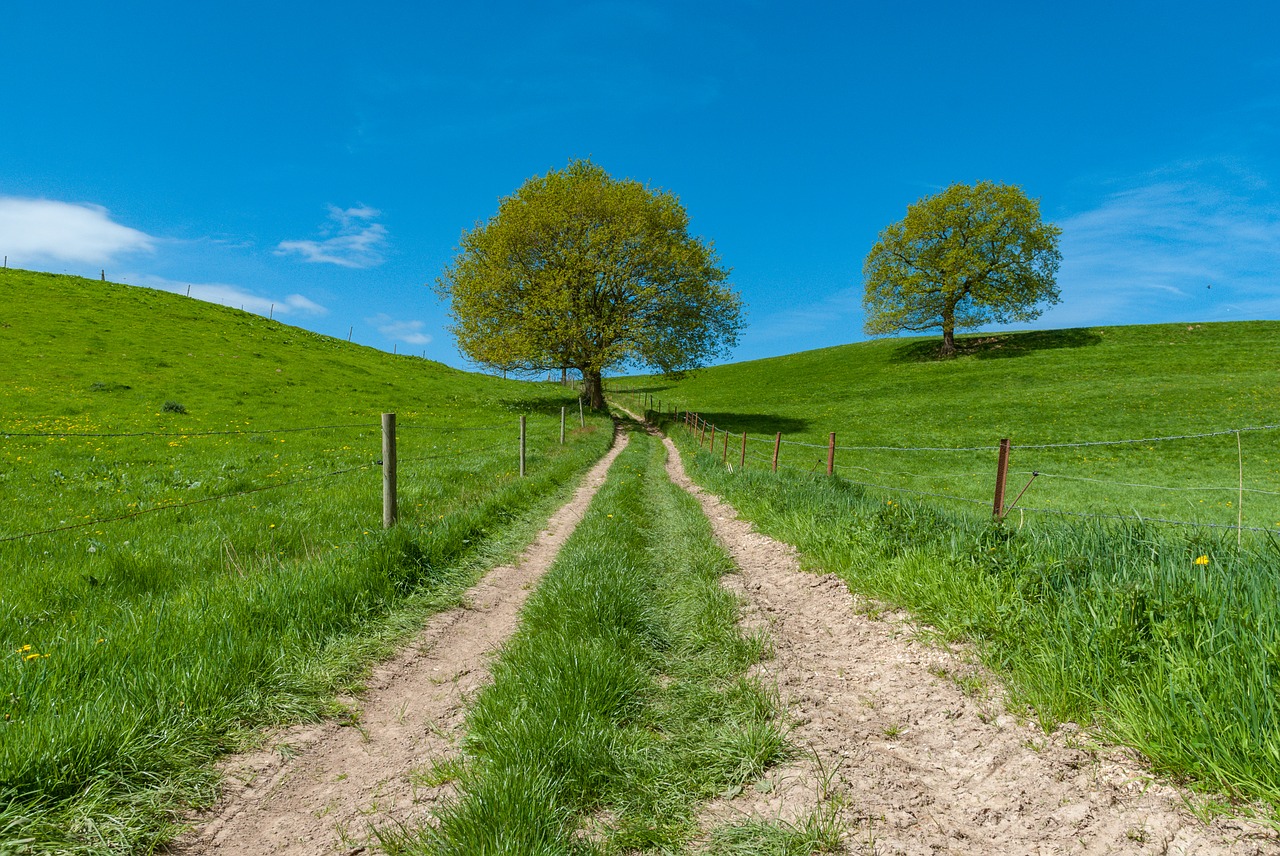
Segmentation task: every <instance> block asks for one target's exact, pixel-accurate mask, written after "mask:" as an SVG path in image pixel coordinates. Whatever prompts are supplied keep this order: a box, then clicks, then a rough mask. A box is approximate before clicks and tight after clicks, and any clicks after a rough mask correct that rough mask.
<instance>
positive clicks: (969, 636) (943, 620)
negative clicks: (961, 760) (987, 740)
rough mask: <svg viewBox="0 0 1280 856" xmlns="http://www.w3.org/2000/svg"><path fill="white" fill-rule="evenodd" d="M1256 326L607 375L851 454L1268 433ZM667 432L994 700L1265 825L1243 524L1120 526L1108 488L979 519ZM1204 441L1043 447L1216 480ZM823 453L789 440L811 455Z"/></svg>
mask: <svg viewBox="0 0 1280 856" xmlns="http://www.w3.org/2000/svg"><path fill="white" fill-rule="evenodd" d="M1275 333H1280V325H1276V324H1261V322H1258V324H1240V325H1203V326H1197V328H1196V329H1194V330H1188V329H1187V326H1185V325H1183V326H1162V328H1120V329H1107V330H1089V331H1060V333H1057V334H1027V338H1024V339H1021V340H1023V342H1030V343H1032V344H1034V343H1037V342H1038V343H1042V344H1041V345H1037V347H1030V345H1028V347H1025V348H1023V349H1021V351H1020V352H1018V353H1016V354H1012V356H1009V357H1007V358H993V357H997V356H998V354H992V353H988V352H978V353H970V356H966V357H961V358H959V360H954V361H946V362H938V361H920V360H919V356H920V353H922V345H920V343H918V342H877V343H868V344H864V345H850V347H846V348H835V349H828V351H822V352H810V353H806V354H796V356H794V357H785V358H780V360H774V361H760V362H755V363H744V365H739V366H726V367H721V369H716V370H708V371H705V372H701V374H700V375H699V376H696V377H694V379H690V380H685V381H681V383H678V384H673V385H666V386H663V384H662V383H659V381H657V380H649V381H646V380H643V379H641V380H635V379H632V380H627V381H621V383H618V384H616V386H622V388H623V389H625V390H627V392H626V393H623V394H628V393H630V392H631V390H636V389H640V390H646V392H649V393H650V394H654V395H658V397H659V398H663V399H666V400H667V402H672V400H678V402H680V403H681V406H685V404H686V403H687V406H689V407H690V408H692V409H696V411H701V412H705V413H709V418H712V420H713V421H716V422H718V424H721V425H727V426H735V427H736V426H744V427H750V430H753V431H755V432H758V434H760V435H763V434H765V432H767V431H768V430H769V429H771V427H773V429H774V430H776V429H777V427H783V429H785V430H787V432H788V434H791V435H794V436H796V438H797V439H801V440H805V441H813V443H815V444H817V443H818V441H819V439H822V438H824V432H826V431H827V430H831V429H835V430H837V431H840V432H841V436H842V438H847V439H844V440H842V441H845V443H850V444H864V445H874V444H891V443H892V444H895V445H916V444H918V445H937V447H964V445H969V444H978V443H980V441H987V443H989V441H991V439H992V438H998V436H1014V438H1015V443H1016V441H1018V438H1025V439H1024V441H1025V443H1033V441H1034V443H1051V441H1066V440H1106V439H1124V438H1143V436H1148V438H1149V436H1161V435H1170V434H1184V432H1202V431H1213V430H1224V429H1233V427H1238V426H1248V425H1263V424H1268V422H1271V421H1274V417H1272V415H1271V412H1268V407H1267V402H1266V395H1267V388H1268V374H1267V370H1268V367H1270V366H1271V365H1275V361H1276V358H1277V357H1280V353H1276V351H1277V349H1280V348H1277V345H1276V344H1275V343H1274V340H1272V339H1274V337H1275ZM1010 340H1011V342H1014V343H1016V342H1019V337H1016V335H1015V337H1011V338H1010V339H1006V340H1005V342H1006V343H1009V342H1010ZM1046 342H1047V343H1048V344H1047V345H1046V344H1043V343H1046ZM1167 343H1176V344H1167ZM804 377H814V379H820V383H818V384H805V383H803V380H801V379H804ZM1009 390H1018V394H1016V395H1012V394H1010V392H1009ZM974 425H977V427H973V426H974ZM668 427H669V429H671V431H672V434H673V436H675V438H676V439H677V441H678V443H680V444H681V447H682V449H684V453H685V454H686V456H689V458H690V470H691V473H692V475H694V477H695V479H698V480H699V481H700V482H701V484H703V485H705V486H707V487H709V489H710V490H714V491H717V493H719V494H722V495H724V496H726V498H727V499H728V500H730V502H731V503H733V504H735V505H736V507H737V508H739V509H740V511H741V512H742V513H744V514H745V516H746V517H749V518H751V519H753V521H755V522H756V523H758V525H759V526H760V527H762V528H763V530H764V531H767V532H768V534H771V535H773V536H776V537H780V539H781V540H785V541H788V543H791V544H795V545H796V546H799V548H800V550H801V554H803V557H804V559H805V562H806V563H808V564H809V566H810V567H813V568H820V569H826V571H832V572H836V573H838V575H840V576H842V577H844V578H845V580H846V581H847V582H849V583H850V586H851V587H852V589H855V590H858V591H861V592H867V594H869V595H874V596H878V598H882V599H884V600H888V601H891V603H895V604H900V605H905V606H908V608H910V609H911V610H913V612H915V613H916V614H918V615H919V617H920V618H922V619H923V621H925V622H928V623H931V624H934V626H936V627H937V628H938V630H940V631H941V632H942V633H943V635H946V636H947V637H952V638H966V640H972V641H974V642H977V644H978V646H979V650H980V651H982V655H983V658H984V660H986V662H987V663H988V664H989V665H991V667H993V668H995V669H996V670H997V672H1000V673H1001V674H1002V676H1005V678H1006V679H1007V682H1009V686H1010V690H1011V692H1012V696H1011V697H1012V705H1014V708H1015V709H1019V708H1020V706H1021V705H1030V706H1032V708H1033V709H1034V711H1036V715H1038V717H1039V719H1041V720H1042V723H1043V724H1044V725H1046V727H1052V725H1053V724H1055V723H1056V722H1060V720H1065V719H1073V720H1078V722H1084V723H1096V724H1098V725H1100V727H1101V728H1103V729H1105V731H1106V732H1108V733H1110V734H1111V736H1112V737H1115V738H1116V740H1119V741H1121V742H1125V743H1128V745H1132V746H1134V747H1137V749H1138V750H1140V751H1142V752H1143V754H1146V755H1147V757H1148V759H1151V761H1152V763H1153V765H1155V766H1156V768H1157V769H1158V770H1161V772H1165V773H1167V774H1170V775H1171V777H1174V778H1176V779H1180V781H1185V782H1189V783H1193V784H1194V786H1196V787H1198V788H1203V789H1206V791H1210V792H1219V793H1226V795H1228V796H1230V797H1234V798H1243V800H1261V801H1263V802H1265V804H1268V805H1270V809H1267V810H1266V811H1270V812H1272V814H1274V816H1275V818H1277V819H1280V692H1277V686H1280V614H1277V606H1276V604H1277V603H1280V549H1277V543H1276V540H1275V537H1274V536H1272V535H1270V534H1266V532H1262V534H1260V532H1245V534H1244V537H1243V539H1242V543H1240V545H1239V546H1238V544H1236V532H1235V531H1233V530H1230V528H1206V527H1184V526H1169V525H1161V523H1153V522H1149V521H1144V519H1137V518H1138V517H1149V516H1152V512H1153V511H1155V509H1152V508H1151V507H1144V505H1143V503H1144V502H1146V500H1144V499H1143V496H1142V495H1139V493H1137V491H1128V493H1126V491H1125V490H1123V489H1121V487H1119V486H1114V490H1115V493H1114V494H1112V495H1111V496H1110V498H1098V496H1093V495H1087V494H1075V495H1071V494H1069V493H1062V494H1056V495H1053V496H1051V498H1041V500H1039V502H1044V503H1048V504H1051V505H1057V507H1065V508H1070V509H1075V511H1080V512H1083V513H1085V514H1091V516H1092V517H1091V516H1085V517H1057V516H1048V514H1037V516H1033V514H1027V517H1025V518H1020V517H1019V516H1018V514H1016V513H1015V514H1012V516H1011V517H1010V518H1007V519H1006V521H1005V522H1004V523H1002V525H997V523H993V522H992V521H991V511H989V500H986V502H987V503H988V504H987V507H986V508H983V507H982V505H974V507H973V508H972V509H970V507H969V505H968V504H959V503H954V502H951V500H948V499H946V498H938V496H929V495H919V494H913V493H905V491H902V490H888V489H887V487H899V489H901V487H906V489H908V490H920V491H922V493H929V491H925V490H924V487H929V489H931V490H938V486H937V484H936V482H925V484H923V485H922V484H920V482H918V481H910V480H908V479H888V477H884V479H881V480H879V482H878V484H879V485H883V486H870V485H865V484H858V482H860V481H864V479H863V477H858V476H849V473H841V477H838V479H828V477H826V476H824V475H820V473H822V468H819V470H818V472H819V475H812V473H810V470H812V468H809V467H804V468H801V467H797V466H791V467H788V468H785V470H783V471H782V472H780V473H776V475H774V473H771V472H768V467H767V466H759V463H753V462H750V461H749V463H748V467H746V470H745V471H742V470H740V468H737V467H735V468H733V471H732V472H731V471H730V470H728V468H726V467H724V466H722V463H721V454H722V448H721V447H717V450H716V454H714V456H713V454H710V453H708V452H705V450H701V452H699V448H698V445H699V440H698V438H695V436H691V435H689V434H686V432H685V431H684V430H682V427H681V426H680V425H678V424H672V425H669V426H668ZM1222 441H1224V440H1222V439H1221V438H1219V439H1211V440H1199V441H1192V443H1190V445H1187V444H1185V441H1180V443H1181V445H1180V444H1179V443H1170V444H1142V445H1140V447H1137V448H1133V447H1121V448H1119V449H1117V448H1114V447H1103V452H1101V453H1100V452H1097V450H1096V448H1085V449H1078V450H1070V452H1061V453H1057V454H1061V456H1062V459H1061V461H1060V462H1059V463H1062V466H1066V463H1070V462H1073V461H1074V464H1073V466H1075V464H1078V466H1080V467H1083V466H1084V459H1085V458H1091V459H1092V458H1093V457H1106V458H1107V459H1108V467H1111V468H1107V470H1105V472H1103V475H1107V473H1110V476H1111V480H1112V481H1120V480H1129V479H1132V477H1133V473H1134V472H1135V471H1139V475H1140V471H1142V467H1147V468H1148V470H1149V472H1147V475H1146V476H1143V479H1146V477H1151V479H1156V477H1161V476H1162V477H1164V484H1170V482H1172V481H1176V480H1178V479H1183V477H1185V480H1187V482H1188V484H1193V485H1194V484H1206V482H1210V481H1211V480H1213V479H1215V477H1216V476H1221V475H1222V472H1221V471H1224V470H1226V471H1229V472H1230V473H1231V476H1233V477H1234V475H1235V467H1236V461H1235V440H1234V436H1231V438H1229V444H1230V449H1229V450H1228V452H1225V453H1222V454H1219V452H1222V450H1221V449H1219V448H1217V447H1216V445H1215V444H1221V443H1222ZM1275 443H1276V432H1274V431H1260V432H1254V434H1247V435H1244V440H1243V444H1244V449H1245V479H1247V485H1248V486H1252V487H1254V489H1257V490H1274V489H1275V487H1276V484H1275V476H1274V475H1272V470H1271V468H1270V466H1265V464H1270V461H1271V457H1272V456H1274V454H1275ZM823 445H824V444H823ZM1148 445H1149V447H1152V448H1149V449H1148V448H1147V447H1148ZM1184 449H1188V452H1185V453H1184ZM824 452H826V449H822V450H820V452H815V450H813V449H805V450H804V453H805V454H822V456H823V462H824ZM791 453H792V454H799V452H796V450H795V449H792V450H791ZM785 454H786V453H785ZM867 454H870V453H867ZM1018 454H1019V453H1018V450H1016V448H1015V459H1016V456H1018ZM1071 456H1075V457H1071ZM980 458H982V462H983V463H984V464H986V466H987V467H989V468H988V475H986V476H980V477H975V479H974V481H972V482H970V486H972V487H973V490H978V489H979V487H983V484H986V490H989V485H991V481H992V476H993V463H995V454H993V453H992V452H984V453H980ZM731 461H732V458H731ZM792 462H795V458H792ZM1064 462H1066V463H1064ZM877 466H886V472H887V471H888V470H887V464H877ZM983 480H986V482H983ZM1133 480H1134V481H1138V479H1133ZM1039 486H1041V482H1039V481H1037V482H1036V486H1034V487H1033V489H1032V491H1029V493H1028V496H1032V495H1034V491H1036V490H1038V489H1039ZM1103 499H1105V502H1103ZM1271 500H1272V498H1268V496H1267V495H1263V494H1256V495H1252V499H1247V503H1252V505H1249V504H1247V507H1245V508H1247V509H1252V511H1248V512H1247V513H1252V514H1261V513H1262V512H1260V511H1257V509H1258V507H1262V508H1268V507H1267V505H1266V503H1268V502H1271ZM979 502H980V498H979ZM1175 511H1176V512H1178V513H1176V514H1170V516H1172V517H1181V518H1183V519H1193V521H1194V519H1201V521H1204V522H1217V523H1224V525H1225V523H1231V525H1234V522H1235V519H1234V517H1235V509H1234V508H1231V507H1229V505H1226V504H1225V503H1222V504H1221V507H1219V508H1216V509H1213V511H1212V513H1210V512H1208V511H1206V513H1204V514H1203V516H1201V517H1196V514H1194V511H1196V509H1190V508H1179V509H1175ZM1166 513H1167V512H1166ZM1184 513H1187V514H1188V516H1187V517H1183V514H1184ZM1106 514H1116V516H1117V517H1128V518H1130V519H1115V518H1112V517H1106ZM1275 519H1280V517H1274V516H1272V513H1270V512H1268V513H1267V516H1266V517H1265V518H1263V519H1262V521H1257V519H1251V518H1249V517H1248V516H1247V517H1245V526H1249V525H1251V523H1261V522H1263V521H1271V522H1268V523H1266V527H1274V523H1275Z"/></svg>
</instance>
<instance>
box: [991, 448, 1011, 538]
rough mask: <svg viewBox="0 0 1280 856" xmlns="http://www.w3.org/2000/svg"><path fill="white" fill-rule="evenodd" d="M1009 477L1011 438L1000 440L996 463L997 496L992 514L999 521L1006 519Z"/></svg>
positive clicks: (993, 503) (992, 505)
mask: <svg viewBox="0 0 1280 856" xmlns="http://www.w3.org/2000/svg"><path fill="white" fill-rule="evenodd" d="M1008 475H1009V438H1008V437H1005V438H1002V439H1001V440H1000V457H999V458H998V459H997V461H996V496H995V500H994V501H993V502H992V503H991V513H992V514H993V515H994V516H995V517H996V518H997V519H1003V518H1004V482H1005V478H1006V477H1007V476H1008Z"/></svg>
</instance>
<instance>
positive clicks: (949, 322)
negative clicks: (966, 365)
mask: <svg viewBox="0 0 1280 856" xmlns="http://www.w3.org/2000/svg"><path fill="white" fill-rule="evenodd" d="M938 353H939V355H940V356H943V357H953V356H955V353H956V304H955V302H954V301H951V302H949V303H948V304H947V305H946V306H944V307H943V308H942V350H941V351H939V352H938Z"/></svg>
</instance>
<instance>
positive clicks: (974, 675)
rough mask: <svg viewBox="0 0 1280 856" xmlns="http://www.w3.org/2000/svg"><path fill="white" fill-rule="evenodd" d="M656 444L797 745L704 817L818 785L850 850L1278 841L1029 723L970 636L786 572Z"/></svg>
mask: <svg viewBox="0 0 1280 856" xmlns="http://www.w3.org/2000/svg"><path fill="white" fill-rule="evenodd" d="M664 442H665V443H666V445H667V450H668V456H667V469H668V472H669V474H670V475H671V478H672V479H673V480H674V481H675V482H676V483H677V484H679V485H680V486H681V487H683V488H684V489H685V490H687V491H689V492H690V493H691V494H693V496H695V497H696V498H697V499H698V501H699V502H701V504H702V507H703V510H704V511H705V512H706V514H707V516H708V517H709V518H710V520H711V523H712V526H713V527H714V529H715V532H716V535H717V537H718V538H719V539H720V540H721V542H723V543H724V545H725V546H726V548H727V549H728V550H729V552H730V553H731V554H732V556H733V558H734V561H735V562H736V563H737V564H738V566H739V568H740V569H741V574H740V575H735V576H731V577H728V578H726V581H725V582H726V585H727V586H728V587H729V588H730V589H732V590H733V591H735V592H736V593H738V594H739V595H740V596H741V597H742V598H744V600H745V604H744V607H743V610H744V621H745V623H746V624H747V626H748V627H767V628H768V630H769V634H770V636H771V638H772V642H773V646H774V649H775V652H776V653H775V656H774V657H773V658H772V659H770V660H767V661H766V662H764V663H762V664H760V665H759V666H758V667H757V669H756V673H757V674H758V675H759V676H760V677H761V678H762V679H763V680H765V681H768V682H773V683H776V685H777V687H778V690H779V694H780V696H781V699H782V701H783V703H784V704H785V705H786V707H787V710H788V712H789V716H790V719H791V721H792V723H793V730H792V738H793V740H794V742H795V743H796V744H798V745H799V746H800V747H802V748H803V749H804V751H805V752H806V753H807V757H802V758H800V759H798V760H796V761H793V762H790V763H787V764H784V765H781V766H780V767H778V768H776V769H774V770H772V771H770V772H769V773H768V774H767V775H766V776H765V777H764V778H763V779H762V780H761V781H760V782H758V783H756V785H754V786H749V787H748V788H746V789H745V790H744V791H743V792H742V793H741V794H739V795H736V796H732V798H722V799H719V800H716V801H714V802H713V803H712V804H711V805H710V806H709V807H708V808H707V810H706V812H705V813H704V817H703V821H704V827H705V828H708V829H709V828H712V827H714V826H717V825H720V824H723V823H732V822H737V821H742V820H745V819H748V818H756V819H765V820H776V819H781V820H783V821H785V822H791V823H794V822H796V821H798V820H800V819H802V818H803V817H805V816H806V815H808V814H809V813H811V812H813V811H814V810H815V808H817V807H818V805H819V794H824V795H826V796H830V795H832V794H834V795H836V797H837V798H836V801H835V802H834V803H832V802H828V803H827V805H828V806H831V805H834V806H835V807H836V808H837V809H838V812H839V818H840V821H841V822H842V824H843V825H844V828H845V829H846V830H847V833H846V840H845V845H846V847H847V849H848V850H849V851H850V852H854V853H877V854H891V853H904V854H935V853H973V854H1050V853H1053V854H1058V853H1089V854H1093V853H1100V854H1101V853H1126V854H1128V853H1142V854H1157V853H1158V854H1166V853H1167V854H1210V856H1216V854H1265V853H1280V837H1278V836H1277V834H1276V833H1275V831H1274V830H1271V829H1269V828H1267V827H1265V826H1261V825H1259V824H1256V823H1253V822H1250V821H1248V820H1246V819H1241V818H1228V817H1221V816H1220V817H1217V818H1215V819H1214V820H1213V821H1212V822H1210V823H1208V824H1205V823H1202V822H1201V821H1199V820H1197V819H1196V818H1195V817H1194V816H1193V815H1191V814H1190V812H1189V811H1188V810H1187V808H1186V802H1185V800H1184V797H1183V796H1182V795H1181V794H1180V792H1179V791H1178V790H1177V789H1176V788H1174V787H1173V786H1171V785H1169V784H1166V783H1162V782H1160V781H1158V780H1156V779H1155V777H1153V776H1152V775H1151V774H1150V773H1149V772H1148V771H1146V770H1144V769H1143V767H1142V765H1141V764H1140V763H1139V761H1138V759H1136V758H1135V757H1134V755H1133V753H1131V752H1127V751H1125V750H1123V749H1119V748H1115V747H1100V746H1099V745H1098V744H1097V743H1096V742H1095V741H1094V740H1093V739H1091V738H1090V737H1089V736H1088V735H1086V734H1082V733H1081V732H1080V730H1079V729H1078V728H1077V727H1075V726H1073V725H1066V726H1063V727H1062V728H1059V729H1058V730H1056V731H1055V732H1053V733H1052V734H1045V733H1044V731H1043V730H1041V729H1040V728H1039V727H1038V726H1036V725H1035V724H1034V723H1031V722H1028V721H1025V720H1024V719H1021V718H1019V717H1015V716H1013V715H1011V714H1010V713H1009V712H1008V711H1007V710H1006V708H1005V705H1004V701H1003V697H1002V695H1001V691H1000V688H999V685H998V684H997V682H996V681H995V679H994V678H993V677H992V676H991V675H990V674H987V673H986V672H985V671H984V670H983V669H982V668H980V667H979V666H978V665H977V664H976V662H975V658H974V657H973V655H972V653H971V652H968V651H966V650H965V649H964V648H963V647H962V646H953V647H942V646H939V645H937V644H929V643H927V642H925V641H923V638H927V637H928V636H929V635H930V634H929V633H928V630H927V628H920V627H918V626H916V625H914V624H913V623H912V622H911V621H910V618H909V616H907V615H905V614H904V613H900V612H882V611H880V610H879V609H878V608H877V605H876V604H874V603H873V602H870V601H868V600H866V599H865V598H858V597H856V596H855V595H852V594H850V592H849V590H848V588H847V587H846V586H845V584H844V583H843V582H842V581H841V580H840V579H839V578H837V577H835V576H834V575H831V574H827V575H824V576H818V575H816V574H809V573H804V572H802V570H801V568H800V566H799V563H798V561H797V560H796V554H795V550H794V548H792V547H790V546H788V545H784V544H781V543H779V542H777V541H774V540H773V539H771V538H768V537H766V536H764V535H761V534H759V533H757V532H755V531H753V530H752V528H751V525H750V524H749V523H748V522H746V521H744V520H740V519H739V518H738V516H737V512H735V511H734V509H733V508H732V507H731V506H729V505H728V504H727V503H725V502H723V501H722V500H720V499H719V498H718V497H716V496H714V495H711V494H708V493H707V492H705V491H703V490H702V489H701V488H699V487H698V486H696V485H695V484H693V482H692V481H691V480H690V479H689V478H688V476H687V475H686V474H685V471H684V466H683V464H682V462H681V460H680V456H679V454H678V452H677V451H676V450H675V447H674V445H673V444H672V443H671V441H670V440H665V441H664ZM824 783H825V784H824ZM1192 799H1193V798H1192Z"/></svg>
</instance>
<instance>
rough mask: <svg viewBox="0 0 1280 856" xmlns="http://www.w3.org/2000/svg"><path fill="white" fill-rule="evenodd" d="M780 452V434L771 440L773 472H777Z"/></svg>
mask: <svg viewBox="0 0 1280 856" xmlns="http://www.w3.org/2000/svg"><path fill="white" fill-rule="evenodd" d="M780 451H782V432H781V431H779V432H778V435H777V436H776V437H774V438H773V471H774V472H775V473H776V472H777V471H778V452H780Z"/></svg>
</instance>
